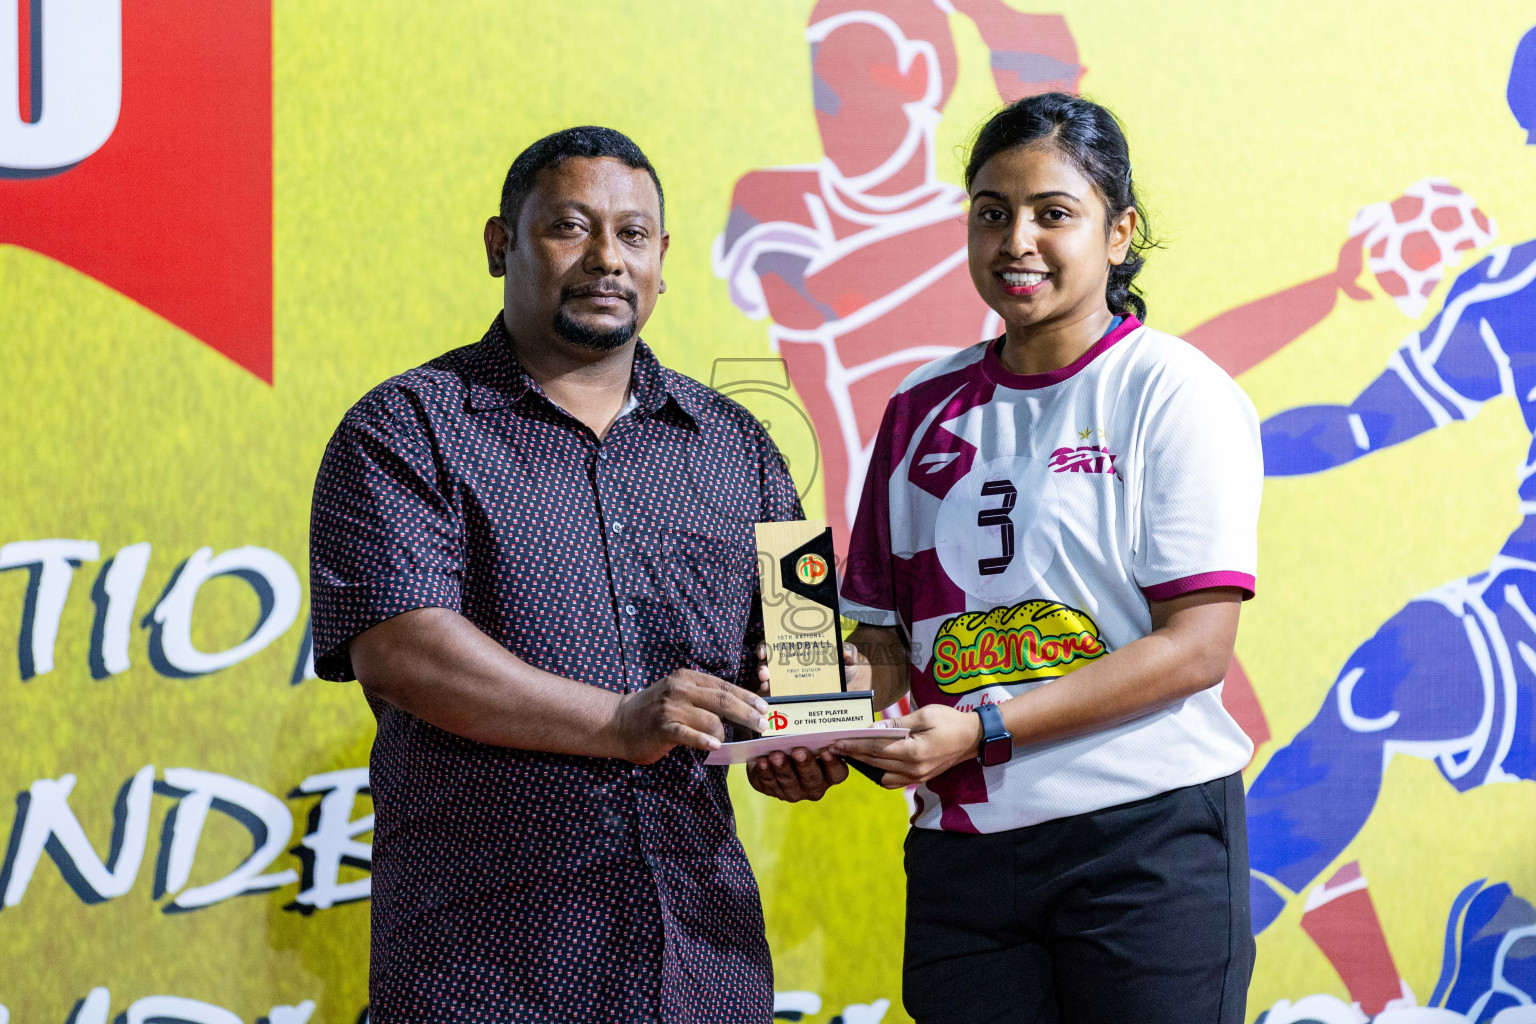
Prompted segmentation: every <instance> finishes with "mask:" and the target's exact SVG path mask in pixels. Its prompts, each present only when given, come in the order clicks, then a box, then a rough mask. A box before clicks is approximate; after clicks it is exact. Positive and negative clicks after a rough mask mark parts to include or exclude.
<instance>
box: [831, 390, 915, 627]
mask: <svg viewBox="0 0 1536 1024" xmlns="http://www.w3.org/2000/svg"><path fill="white" fill-rule="evenodd" d="M899 397H900V396H897V397H895V398H892V399H891V400H890V401H889V402H888V403H886V406H885V415H884V416H883V417H881V420H880V432H879V433H878V434H876V435H875V447H874V450H873V451H872V452H870V457H869V468H868V469H867V470H865V473H864V491H863V494H862V495H861V496H860V497H859V510H858V513H857V514H856V515H855V516H854V519H853V532H852V535H851V536H850V537H849V538H848V559H847V561H846V562H845V563H844V565H843V579H842V586H841V593H840V594H839V597H840V598H841V603H842V606H843V608H842V611H843V614H844V615H846V616H848V617H849V618H850V619H854V620H855V621H858V622H862V623H864V624H865V625H869V626H886V627H891V626H895V625H896V624H897V616H896V589H895V578H894V575H893V573H892V568H893V562H892V555H891V447H892V440H891V439H892V436H893V434H894V433H895V421H896V415H897V412H896V410H897V400H898V398H899Z"/></svg>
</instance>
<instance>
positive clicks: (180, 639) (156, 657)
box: [149, 547, 302, 678]
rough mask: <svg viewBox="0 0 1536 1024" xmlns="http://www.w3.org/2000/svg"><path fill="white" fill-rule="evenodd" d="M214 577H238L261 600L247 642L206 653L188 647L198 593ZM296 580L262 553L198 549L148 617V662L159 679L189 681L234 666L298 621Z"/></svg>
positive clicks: (271, 554)
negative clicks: (259, 612)
mask: <svg viewBox="0 0 1536 1024" xmlns="http://www.w3.org/2000/svg"><path fill="white" fill-rule="evenodd" d="M215 576H238V577H240V578H241V579H243V580H245V582H247V583H249V584H250V585H251V589H252V590H254V591H256V596H257V597H258V598H260V600H261V616H260V618H259V619H258V620H257V622H256V628H255V629H253V630H251V635H250V636H248V637H246V638H245V640H243V641H242V642H240V643H238V644H236V645H235V646H233V647H231V648H230V649H229V650H227V651H218V652H216V653H213V654H208V653H205V652H203V651H200V650H198V649H197V648H196V647H194V646H192V609H193V606H194V604H195V603H196V601H197V591H198V589H199V588H200V587H202V585H203V584H204V583H206V582H208V581H209V580H211V579H213V578H214V577H215ZM301 596H302V595H301V591H300V588H299V577H298V575H297V574H296V573H295V572H294V571H293V567H292V566H291V565H289V564H288V563H287V562H286V561H285V560H284V559H283V557H282V556H281V555H279V554H277V553H276V552H274V551H268V550H267V549H266V548H257V547H245V548H232V549H230V550H229V551H225V552H224V553H223V554H220V555H215V554H214V553H213V549H212V548H198V549H197V550H196V551H194V552H193V553H192V557H191V558H188V559H187V560H186V562H184V563H182V566H181V568H180V569H179V570H178V571H177V573H176V577H175V582H173V583H172V584H171V587H170V590H169V591H168V592H167V593H166V595H165V597H163V598H161V600H160V603H159V604H157V605H156V606H155V610H154V611H152V612H150V614H149V617H150V619H151V620H152V621H153V622H154V628H153V630H152V631H151V633H150V638H149V654H150V660H151V661H153V662H154V664H155V668H156V670H157V671H159V672H160V674H161V675H167V676H173V677H179V678H188V677H191V676H201V675H207V674H208V673H209V672H218V671H219V670H220V669H226V668H229V667H230V666H231V665H238V664H239V663H240V662H242V661H244V660H245V659H246V658H249V657H250V656H251V655H253V654H255V653H256V652H257V651H260V650H261V649H262V648H264V647H266V646H267V645H268V644H270V643H271V642H272V641H274V640H276V639H277V638H278V637H280V636H282V635H283V634H284V633H285V632H287V630H288V627H289V626H291V625H293V622H294V620H295V619H297V618H298V617H299V601H300V598H301Z"/></svg>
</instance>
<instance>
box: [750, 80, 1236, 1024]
mask: <svg viewBox="0 0 1536 1024" xmlns="http://www.w3.org/2000/svg"><path fill="white" fill-rule="evenodd" d="M966 186H967V191H968V192H969V193H970V211H969V214H968V218H969V248H970V269H971V278H972V280H973V281H974V283H975V285H976V289H977V291H978V292H980V294H981V297H982V298H983V299H984V300H986V302H987V304H988V305H989V306H991V307H992V308H993V309H994V310H996V311H997V313H998V314H999V315H1000V316H1001V317H1002V319H1003V321H1004V322H1005V323H1006V325H1007V333H1006V334H1005V335H1004V336H1003V337H1002V338H998V339H995V340H993V341H988V342H983V343H980V344H978V345H975V346H973V347H972V348H969V349H965V350H961V351H959V352H956V353H955V354H954V355H952V356H947V357H945V358H943V359H940V360H938V361H936V362H934V363H931V364H929V365H928V366H926V367H924V368H922V369H921V370H919V371H917V372H916V373H914V374H913V375H912V376H911V377H909V378H908V379H907V380H906V381H905V382H904V383H903V384H902V386H901V388H900V390H899V391H898V392H897V393H896V395H895V396H893V397H892V398H891V401H890V404H889V405H888V406H887V408H886V412H885V418H884V421H883V422H882V424H881V428H880V433H879V436H878V439H877V440H876V442H875V448H874V452H873V456H872V459H871V463H870V467H869V472H868V477H867V480H866V484H865V489H864V494H863V499H862V501H861V503H860V506H859V512H858V517H857V519H856V522H855V525H854V528H853V535H852V538H851V545H850V551H849V559H848V564H847V567H846V569H845V571H844V578H843V589H842V599H843V611H844V613H845V614H847V615H849V616H851V617H852V618H854V619H856V620H858V621H859V622H860V623H861V625H860V627H859V628H858V629H857V630H856V631H855V632H854V634H853V636H852V637H851V638H850V643H851V645H852V647H853V648H855V650H856V654H855V660H856V662H857V664H858V665H859V666H860V669H859V671H860V672H861V674H862V672H868V673H869V680H868V682H867V683H866V684H865V685H868V686H871V687H872V688H874V689H875V690H876V700H877V702H880V703H877V706H884V705H885V704H890V703H894V702H895V701H896V700H897V699H898V698H899V697H901V695H902V694H903V693H907V692H909V691H910V694H911V698H912V701H913V703H914V704H915V705H916V706H917V710H916V711H914V712H913V713H912V714H910V715H907V716H905V717H903V718H900V719H897V720H895V721H894V722H893V723H892V724H894V725H899V726H905V727H906V728H908V729H910V730H911V734H910V736H909V737H907V738H905V739H900V740H894V741H892V740H856V741H843V742H841V743H839V744H837V745H836V746H835V747H834V748H832V750H831V751H829V752H827V753H825V754H824V755H823V756H822V757H821V758H816V757H814V756H811V755H809V753H808V752H807V751H803V750H801V751H796V752H795V756H794V757H792V758H788V759H786V758H784V757H783V756H782V755H776V756H775V757H774V758H773V759H772V761H769V760H768V759H762V760H760V761H759V762H757V764H755V765H753V766H751V768H750V769H749V776H750V777H751V779H752V782H753V785H754V786H756V787H757V788H758V789H760V790H762V791H764V792H767V793H770V794H772V795H775V796H780V797H783V798H786V799H799V798H805V797H811V798H816V797H819V796H820V795H821V793H822V792H823V791H824V790H825V789H826V787H827V786H828V785H831V784H833V783H836V782H839V781H841V780H842V779H843V778H845V777H846V774H847V773H846V769H844V768H843V767H842V766H841V764H840V763H838V762H837V761H836V759H835V758H834V757H833V756H832V755H845V756H849V757H855V758H858V759H859V760H861V761H863V762H865V763H866V764H869V765H871V766H874V767H875V768H878V769H881V770H883V771H884V772H885V775H884V780H883V785H886V786H888V787H891V788H899V787H902V786H906V785H909V784H916V786H917V788H916V790H915V796H916V805H917V811H916V814H915V815H914V816H913V826H914V827H913V829H912V830H911V832H910V833H909V835H908V838H907V843H906V867H907V885H908V889H907V892H908V895H907V936H906V950H905V963H904V984H903V995H904V999H905V1002H906V1006H907V1010H908V1012H910V1013H911V1014H912V1016H913V1017H914V1018H915V1019H916V1020H917V1021H918V1022H920V1024H931V1022H948V1021H955V1022H960V1021H964V1022H967V1024H981V1022H991V1021H997V1022H1003V1021H1008V1022H1016V1021H1017V1022H1025V1021H1028V1022H1034V1021H1052V1022H1054V1021H1061V1022H1065V1024H1081V1022H1104V1024H1110V1022H1116V1024H1120V1022H1132V1024H1158V1022H1168V1024H1175V1022H1176V1024H1197V1022H1213V1024H1214V1022H1227V1021H1241V1020H1243V1017H1244V1011H1245V998H1246V992H1247V987H1248V979H1249V975H1250V973H1251V970H1252V964H1253V940H1252V938H1251V936H1250V932H1249V920H1248V905H1247V899H1248V858H1247V848H1246V834H1245V826H1244V815H1243V789H1242V778H1241V775H1240V772H1241V771H1242V769H1243V767H1244V766H1245V765H1246V764H1247V763H1248V760H1249V757H1250V756H1251V754H1252V746H1251V744H1250V743H1249V741H1248V739H1247V737H1246V736H1244V734H1243V732H1242V730H1241V729H1239V728H1238V726H1237V724H1236V723H1235V722H1234V721H1233V720H1232V718H1231V717H1230V716H1229V715H1228V714H1227V713H1226V711H1225V710H1224V709H1223V707H1222V702H1221V682H1222V675H1223V673H1224V672H1225V671H1226V668H1227V665H1228V663H1229V661H1230V660H1231V657H1232V647H1233V642H1234V639H1235V637H1236V633H1237V622H1238V609H1239V606H1240V604H1241V602H1242V601H1243V600H1244V599H1245V598H1247V597H1251V596H1252V595H1253V588H1254V574H1255V567H1256V561H1257V538H1256V532H1257V523H1258V513H1259V493H1260V488H1261V483H1262V477H1263V471H1262V466H1261V460H1260V446H1259V429H1258V417H1257V416H1256V415H1255V413H1254V410H1253V406H1252V405H1251V404H1250V403H1249V401H1248V399H1247V397H1246V396H1245V395H1244V394H1243V392H1242V391H1241V390H1240V389H1239V388H1238V387H1237V385H1236V384H1235V383H1234V382H1233V381H1232V379H1231V378H1230V377H1228V376H1227V375H1226V374H1225V373H1224V372H1223V371H1222V370H1221V369H1219V368H1218V367H1217V366H1216V365H1215V364H1214V363H1212V362H1211V361H1210V360H1209V359H1207V358H1206V357H1205V356H1204V355H1202V354H1201V353H1200V352H1198V351H1197V350H1196V349H1194V348H1193V347H1191V346H1190V345H1188V344H1186V343H1185V342H1183V341H1180V340H1179V339H1178V338H1174V337H1171V336H1169V335H1167V334H1163V333H1161V332H1159V331H1156V330H1153V329H1152V328H1149V327H1146V326H1144V325H1143V324H1142V323H1141V321H1142V319H1143V318H1145V316H1146V306H1145V304H1144V303H1143V301H1142V299H1141V297H1140V296H1139V295H1138V294H1137V293H1136V292H1135V291H1134V290H1133V288H1132V280H1133V278H1134V277H1135V276H1136V273H1137V271H1138V270H1139V269H1140V267H1141V264H1142V257H1141V255H1140V252H1139V250H1140V249H1141V248H1144V247H1145V246H1146V245H1147V241H1146V233H1145V227H1144V220H1143V218H1142V215H1141V211H1140V209H1139V207H1138V204H1137V200H1136V195H1135V192H1134V190H1133V188H1132V181H1131V166H1130V158H1129V154H1128V151H1127V148H1126V143H1125V137H1124V135H1123V134H1122V132H1121V130H1120V126H1119V125H1118V124H1117V123H1116V121H1115V119H1114V117H1113V116H1112V115H1111V114H1110V113H1109V112H1108V111H1106V110H1105V109H1104V108H1102V107H1100V106H1097V105H1096V104H1093V103H1090V102H1088V101H1086V100H1082V99H1078V98H1075V97H1072V96H1068V95H1066V94H1063V93H1050V94H1046V95H1041V96H1034V97H1030V98H1027V99H1024V100H1021V101H1020V102H1018V103H1015V104H1013V105H1012V106H1010V107H1008V108H1006V109H1004V110H1002V111H1001V112H999V113H998V114H996V115H995V116H994V117H993V118H992V119H991V120H990V121H988V122H987V123H986V125H985V126H983V128H982V129H981V131H980V133H979V134H978V136H977V138H976V141H975V143H974V145H973V148H972V152H971V156H970V160H969V163H968V166H967V168H966ZM893 651H895V652H899V653H898V656H896V657H892V656H891V652H893ZM764 671H765V672H766V670H764ZM858 682H859V681H858V680H853V681H851V682H850V687H852V686H855V685H857V683H858Z"/></svg>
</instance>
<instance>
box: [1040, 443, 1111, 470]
mask: <svg viewBox="0 0 1536 1024" xmlns="http://www.w3.org/2000/svg"><path fill="white" fill-rule="evenodd" d="M1051 472H1052V473H1104V474H1112V475H1114V476H1119V475H1120V474H1119V473H1118V472H1116V470H1115V454H1114V453H1113V452H1111V451H1110V450H1109V449H1108V448H1105V447H1103V446H1101V445H1096V444H1086V445H1079V446H1078V447H1076V448H1057V449H1056V450H1055V451H1053V452H1051Z"/></svg>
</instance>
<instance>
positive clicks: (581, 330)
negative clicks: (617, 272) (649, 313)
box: [554, 295, 636, 352]
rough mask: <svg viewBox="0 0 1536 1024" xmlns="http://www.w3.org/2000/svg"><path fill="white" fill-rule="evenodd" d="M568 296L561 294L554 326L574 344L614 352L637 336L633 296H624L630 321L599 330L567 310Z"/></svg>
mask: <svg viewBox="0 0 1536 1024" xmlns="http://www.w3.org/2000/svg"><path fill="white" fill-rule="evenodd" d="M566 298H567V296H564V295H562V296H561V301H560V307H559V308H558V309H556V310H555V324H554V327H555V333H556V334H557V335H559V336H560V337H561V338H562V339H564V340H565V341H568V342H570V343H571V344H572V345H580V346H581V347H582V348H590V349H596V350H597V351H599V352H612V351H613V350H614V349H616V348H622V347H623V346H624V345H625V344H627V343H628V342H629V339H631V338H633V337H634V336H635V319H636V311H635V300H634V297H633V296H631V295H626V296H624V298H625V299H626V301H628V303H629V322H628V323H623V324H620V325H619V326H617V327H612V328H609V329H608V330H598V329H597V328H595V327H588V326H586V325H585V324H583V323H580V322H578V321H577V320H576V318H575V317H573V316H571V314H570V313H569V312H567V311H566V308H565V299H566Z"/></svg>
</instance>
